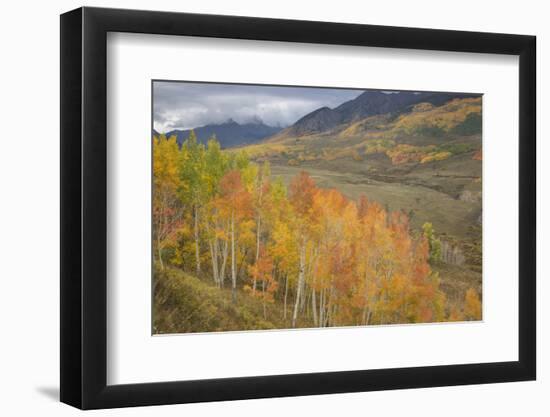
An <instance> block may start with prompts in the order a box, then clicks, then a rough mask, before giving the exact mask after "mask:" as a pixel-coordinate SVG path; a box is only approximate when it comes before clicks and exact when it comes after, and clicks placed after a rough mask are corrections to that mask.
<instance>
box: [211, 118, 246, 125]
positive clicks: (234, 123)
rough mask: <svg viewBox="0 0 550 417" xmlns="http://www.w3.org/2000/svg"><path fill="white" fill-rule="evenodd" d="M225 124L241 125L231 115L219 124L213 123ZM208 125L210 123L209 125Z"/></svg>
mask: <svg viewBox="0 0 550 417" xmlns="http://www.w3.org/2000/svg"><path fill="white" fill-rule="evenodd" d="M224 125H237V126H238V125H239V124H238V123H237V122H236V121H235V120H233V119H232V118H231V117H230V118H229V119H227V120H226V121H225V122H223V123H221V124H219V125H213V126H224ZM207 126H208V125H207Z"/></svg>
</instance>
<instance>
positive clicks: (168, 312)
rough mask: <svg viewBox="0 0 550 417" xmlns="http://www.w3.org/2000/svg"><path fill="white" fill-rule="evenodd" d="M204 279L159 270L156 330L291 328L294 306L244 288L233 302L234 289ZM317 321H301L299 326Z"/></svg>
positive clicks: (192, 330)
mask: <svg viewBox="0 0 550 417" xmlns="http://www.w3.org/2000/svg"><path fill="white" fill-rule="evenodd" d="M207 278H208V277H205V278H203V279H200V278H197V277H196V276H193V275H190V274H188V273H185V272H183V271H182V270H180V269H177V268H170V269H166V270H164V271H161V270H159V269H156V271H155V287H154V298H155V301H154V303H153V305H154V311H153V317H154V322H153V333H155V334H162V333H194V332H216V331H230V330H234V331H235V330H260V329H263V330H267V329H281V328H288V327H290V324H291V322H290V319H291V314H292V309H291V305H290V303H288V306H287V314H286V316H285V314H284V310H285V309H284V304H281V303H266V304H265V313H264V305H263V304H262V301H261V300H260V299H258V298H256V297H253V296H251V295H250V294H249V293H247V292H245V291H242V290H240V291H239V292H238V295H237V300H238V303H233V302H232V298H231V289H230V288H226V289H222V290H220V289H219V288H217V287H216V286H215V285H212V282H209V281H208V279H207ZM312 324H313V323H312V322H311V321H309V320H307V318H303V319H301V320H300V323H299V327H308V326H311V325H312Z"/></svg>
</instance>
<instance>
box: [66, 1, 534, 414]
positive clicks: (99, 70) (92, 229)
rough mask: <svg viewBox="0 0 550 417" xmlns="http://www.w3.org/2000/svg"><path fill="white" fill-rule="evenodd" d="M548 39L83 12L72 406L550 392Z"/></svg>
mask: <svg viewBox="0 0 550 417" xmlns="http://www.w3.org/2000/svg"><path fill="white" fill-rule="evenodd" d="M535 49H536V48H535V37H532V36H524V35H509V34H492V33H474V32H458V31H446V30H431V29H415V28H398V27H384V26H371V25H356V24H340V23H326V22H311V21H292V20H276V19H264V18H251V17H236V16H214V15H197V14H185V13H168V12H151V11H135V10H117V9H100V8H87V7H85V8H80V9H77V10H74V11H71V12H68V13H65V14H63V15H62V16H61V401H63V402H65V403H67V404H70V405H73V406H75V407H79V408H82V409H93V408H111V407H125V406H140V405H156V404H174V403H188V402H201V401H219V400H236V399H248V398H264V397H277V396H297V395H313V394H326V393H342V392H356V391H374V390H387V389H400V388H419V387H434V386H445V385H463V384H480V383H495V382H507V381H524V380H533V379H535V376H536V315H535V310H536V305H535V301H536V275H535V272H536V271H535V253H536V251H535V248H536V224H535V218H536V191H535V190H536V187H535V172H536V165H535V164H536V155H535V153H536V146H535V143H536V141H535V113H536V112H535V106H536V97H535V79H536V77H535V67H536V58H535Z"/></svg>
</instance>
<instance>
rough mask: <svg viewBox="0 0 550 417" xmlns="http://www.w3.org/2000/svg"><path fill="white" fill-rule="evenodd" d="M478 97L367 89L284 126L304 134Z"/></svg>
mask: <svg viewBox="0 0 550 417" xmlns="http://www.w3.org/2000/svg"><path fill="white" fill-rule="evenodd" d="M470 97H477V95H473V94H465V93H429V92H422V93H419V92H408V91H401V92H398V93H397V92H383V91H380V90H367V91H365V92H363V93H362V94H360V95H359V96H357V97H356V98H354V99H353V100H349V101H346V102H345V103H342V104H341V105H339V106H338V107H336V108H334V109H330V108H328V107H322V108H320V109H317V110H314V111H313V112H311V113H309V114H306V115H305V116H303V117H302V118H301V119H299V120H298V121H297V122H296V123H294V124H293V125H292V126H290V127H288V128H287V129H284V130H283V131H282V132H281V134H282V135H284V136H303V135H307V134H313V133H320V132H325V131H327V130H330V129H333V128H335V127H336V126H338V125H341V124H345V123H352V122H355V121H357V120H360V119H364V118H366V117H370V116H375V115H379V114H388V113H389V114H393V115H398V114H401V113H405V112H408V111H410V109H411V108H412V106H414V105H415V104H418V103H430V104H432V105H434V106H440V105H442V104H444V103H446V102H448V101H450V100H452V99H456V98H470Z"/></svg>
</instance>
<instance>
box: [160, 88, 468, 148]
mask: <svg viewBox="0 0 550 417" xmlns="http://www.w3.org/2000/svg"><path fill="white" fill-rule="evenodd" d="M473 97H479V95H476V94H468V93H430V92H409V91H400V92H383V91H380V90H366V91H364V92H363V93H361V94H360V95H359V96H357V97H356V98H354V99H353V100H349V101H346V102H344V103H342V104H341V105H339V106H338V107H335V108H333V109H331V108H329V107H321V108H319V109H316V110H314V111H312V112H310V113H308V114H306V115H305V116H303V117H301V118H300V119H299V120H298V121H296V122H295V123H294V124H292V125H291V126H289V127H287V128H284V129H283V128H280V127H273V126H268V125H266V124H265V123H263V122H262V121H261V120H260V119H258V118H256V119H254V120H253V121H250V122H247V123H242V124H240V123H237V122H236V121H234V120H233V119H229V120H227V121H225V122H223V123H217V124H208V125H205V126H201V127H197V128H195V129H192V130H194V131H195V134H196V135H197V139H198V141H199V142H202V143H205V144H206V142H207V141H208V139H210V138H211V137H212V136H215V137H216V139H217V140H218V141H219V142H220V145H221V147H222V148H231V147H236V146H245V145H251V144H255V143H258V142H262V141H264V140H280V139H282V138H287V137H300V136H305V135H311V134H316V133H322V132H329V131H331V130H333V129H335V128H337V127H339V126H340V127H341V126H345V125H349V124H351V123H354V122H356V121H359V120H361V119H365V118H367V117H371V116H376V115H382V114H389V115H392V116H395V117H397V116H399V115H400V114H404V113H408V112H410V111H411V110H412V108H413V107H414V106H415V105H416V104H419V103H429V104H431V105H433V106H436V107H437V106H441V105H443V104H445V103H447V102H449V101H451V100H453V99H464V98H473ZM190 132H191V129H186V130H179V129H175V130H172V131H169V132H166V133H165V135H166V137H170V136H176V138H177V142H178V144H179V145H181V144H182V143H183V142H184V141H185V140H186V139H187V138H188V137H189V133H190ZM158 134H159V133H158V132H156V131H155V130H153V135H157V136H158Z"/></svg>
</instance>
